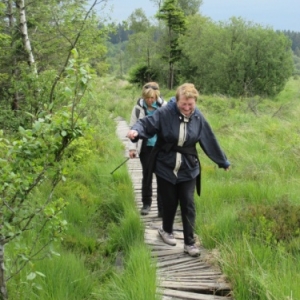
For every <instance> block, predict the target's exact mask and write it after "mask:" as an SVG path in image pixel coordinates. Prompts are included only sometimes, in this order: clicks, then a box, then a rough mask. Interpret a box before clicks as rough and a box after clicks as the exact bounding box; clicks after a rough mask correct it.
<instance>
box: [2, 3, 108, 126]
mask: <svg viewBox="0 0 300 300" xmlns="http://www.w3.org/2000/svg"><path fill="white" fill-rule="evenodd" d="M106 1H107V0H96V1H95V0H94V1H93V3H92V4H93V5H92V8H93V7H95V5H98V4H100V3H105V2H106ZM22 2H23V1H21V0H18V1H12V0H7V1H5V5H6V7H5V13H6V14H2V15H0V17H1V19H0V24H1V25H2V27H3V30H5V31H4V32H5V33H6V34H7V35H8V36H9V38H10V44H9V45H6V47H8V48H6V49H5V50H6V52H5V54H6V57H5V59H2V60H1V61H0V72H1V74H0V78H2V80H1V81H2V82H1V83H2V86H4V87H5V88H3V89H2V90H0V92H3V93H2V94H1V98H0V101H1V103H0V105H2V106H5V107H6V106H7V103H9V104H10V105H11V107H12V109H13V110H14V113H9V112H8V111H7V110H6V109H5V111H7V115H9V114H10V115H9V116H10V118H14V120H15V124H14V128H17V127H18V125H19V124H23V125H24V118H25V122H28V120H27V119H28V117H25V116H24V115H23V114H22V112H23V111H25V110H27V111H34V110H38V109H39V106H40V105H41V104H42V103H43V102H44V101H45V99H46V97H43V93H36V91H37V90H40V87H38V86H37V85H38V81H39V80H42V78H41V79H39V80H35V79H34V78H33V77H32V78H31V79H30V80H28V79H29V78H28V77H29V75H28V74H29V68H28V67H27V61H28V58H29V53H30V52H31V55H32V57H31V60H32V59H34V61H35V64H34V65H35V66H36V70H37V74H38V76H39V77H40V76H41V75H42V74H43V75H44V76H45V77H46V76H48V78H47V79H45V78H44V80H47V81H48V82H51V81H52V79H53V78H55V77H56V75H57V74H56V71H58V70H62V69H63V68H62V67H63V66H65V64H66V61H68V60H66V57H67V56H68V55H69V53H70V50H71V49H73V48H74V47H76V49H77V51H78V52H79V53H80V57H81V59H87V60H89V61H90V62H93V66H95V68H96V67H97V68H99V69H100V68H101V69H105V67H106V66H105V62H104V54H105V53H106V47H105V46H104V45H105V43H104V41H105V40H106V33H107V30H106V28H104V29H99V28H98V23H99V22H98V18H97V17H96V14H95V13H93V10H91V11H90V13H89V14H88V17H87V18H86V19H85V13H86V11H87V7H86V3H87V1H86V0H84V1H83V0H62V1H56V0H47V1H38V0H32V1H30V2H29V3H27V5H26V19H24V18H23V20H22V22H19V21H17V22H16V20H19V19H20V18H19V16H20V14H19V13H18V7H21V6H22ZM37 8H38V9H37ZM21 11H22V16H25V15H24V14H23V12H24V10H21ZM24 30H27V32H26V33H25V35H24ZM26 35H27V36H29V37H30V48H31V50H29V51H28V48H27V50H26V48H24V45H25V44H24V42H22V40H23V41H26V42H27V43H28V41H29V39H28V38H26ZM24 37H25V38H24ZM3 50H4V49H3ZM101 63H102V65H101ZM106 68H107V67H106ZM50 77H51V78H50ZM58 77H59V76H58ZM56 78H57V77H56ZM16 82H18V84H16ZM21 82H22V84H21ZM30 91H35V92H34V93H32V94H31V95H30V93H29V92H30ZM41 92H46V90H44V89H43V90H42V91H41ZM25 94H26V95H25ZM47 100H49V98H47ZM50 101H52V100H51V98H50ZM5 119H6V120H7V118H5ZM5 119H4V120H1V118H0V125H1V128H3V127H7V126H8V124H9V123H8V122H6V121H5ZM12 123H13V122H11V125H13V124H12Z"/></svg>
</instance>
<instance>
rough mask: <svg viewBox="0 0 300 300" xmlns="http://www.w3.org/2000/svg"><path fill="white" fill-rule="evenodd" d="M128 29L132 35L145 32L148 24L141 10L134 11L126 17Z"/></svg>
mask: <svg viewBox="0 0 300 300" xmlns="http://www.w3.org/2000/svg"><path fill="white" fill-rule="evenodd" d="M127 22H128V28H129V30H130V31H132V32H133V33H138V32H145V31H147V30H148V28H149V27H150V22H149V20H148V19H147V16H146V15H145V12H144V11H143V9H141V8H138V9H136V10H135V11H134V12H133V13H132V14H131V15H130V16H129V17H128V20H127Z"/></svg>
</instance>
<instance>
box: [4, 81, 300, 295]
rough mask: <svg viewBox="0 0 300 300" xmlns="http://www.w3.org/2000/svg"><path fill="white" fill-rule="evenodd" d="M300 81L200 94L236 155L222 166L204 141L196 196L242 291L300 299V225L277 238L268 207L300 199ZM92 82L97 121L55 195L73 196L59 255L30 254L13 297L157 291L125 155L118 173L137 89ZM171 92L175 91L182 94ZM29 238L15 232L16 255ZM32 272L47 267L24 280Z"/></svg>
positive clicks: (199, 225) (200, 229)
mask: <svg viewBox="0 0 300 300" xmlns="http://www.w3.org/2000/svg"><path fill="white" fill-rule="evenodd" d="M299 84H300V82H299V79H298V80H291V81H289V82H288V84H287V86H286V89H285V90H284V91H283V92H282V93H281V94H280V95H278V96H277V97H276V98H275V99H259V98H251V99H231V98H226V97H217V96H206V95H201V99H200V101H199V103H198V106H199V107H200V109H201V110H202V111H203V113H204V115H205V117H206V118H207V119H208V121H209V122H210V124H211V125H212V128H213V130H214V131H215V133H216V135H217V138H218V140H219V141H220V144H221V146H222V148H223V149H224V150H225V152H226V154H227V156H228V158H229V160H230V162H231V163H232V166H231V170H230V171H229V172H224V171H223V170H222V169H218V168H217V167H215V165H214V163H212V162H211V161H210V160H209V159H208V158H207V157H206V156H205V155H204V154H203V152H202V151H201V150H199V154H200V158H201V164H202V170H203V172H202V195H201V197H200V198H199V197H198V196H195V199H196V207H197V220H196V232H197V234H198V235H199V237H200V240H201V243H202V244H203V245H204V247H206V248H207V249H211V250H215V249H216V250H217V251H215V252H216V253H219V254H218V256H216V259H217V260H218V263H219V265H220V266H221V268H222V270H223V272H224V274H225V275H226V276H227V278H228V280H229V281H230V282H231V284H232V287H233V296H234V298H235V299H236V300H245V299H247V300H248V299H251V300H255V299H257V300H258V299H259V300H264V299H266V300H270V299H271V300H283V299H285V300H295V299H300V288H299V284H298V283H299V282H300V278H299V276H300V275H299V274H300V257H299V256H300V253H299V249H300V237H299V234H300V232H297V230H295V231H294V232H293V233H292V237H290V239H289V242H288V243H286V241H285V240H284V239H282V240H279V241H277V240H276V239H275V238H274V237H275V236H276V235H275V233H272V230H273V227H272V225H273V223H272V220H269V219H268V218H267V217H268V215H270V214H268V213H269V212H268V211H267V210H268V208H274V207H275V206H276V205H278V204H280V203H283V201H286V202H284V203H287V204H286V205H287V206H288V208H289V209H290V208H291V209H292V210H289V209H284V207H283V208H281V209H280V210H279V211H278V215H276V217H278V218H281V219H280V221H282V220H283V218H284V217H286V218H289V216H292V217H293V218H294V217H295V216H293V214H291V215H290V213H289V211H295V210H293V207H294V206H293V205H296V206H297V207H299V205H300V200H299V184H300V168H299V164H300V163H299V162H300V160H299V158H300V135H299V128H300V120H299V114H300V104H299V95H300V91H299ZM91 89H92V91H93V93H92V94H91V97H90V99H89V101H88V102H87V105H86V108H85V109H86V115H87V118H88V120H89V123H90V124H91V130H90V131H89V132H87V133H86V135H85V136H84V138H83V139H82V140H81V141H78V143H77V144H75V145H74V147H73V148H72V149H71V150H72V151H70V161H69V162H68V163H67V164H66V172H67V181H66V182H65V183H62V184H61V185H59V187H58V188H57V190H56V191H55V195H54V196H55V197H56V198H62V199H64V201H66V202H67V203H68V205H67V207H66V209H65V210H64V211H63V218H64V219H66V220H67V221H68V226H67V229H66V230H65V232H64V234H63V235H62V236H59V237H58V238H57V239H56V241H55V242H54V243H53V244H52V246H51V247H52V248H53V251H54V252H56V253H59V255H60V256H57V255H54V256H51V257H45V258H44V259H42V260H39V261H34V262H32V263H31V264H28V265H27V267H26V268H25V269H23V270H22V271H21V272H20V273H19V274H17V276H15V277H14V278H13V279H12V280H10V281H9V282H8V289H9V296H10V298H11V299H18V300H27V299H40V300H52V299H53V300H54V299H55V300H67V299H70V300H76V299H81V300H83V299H89V300H96V299H97V300H98V299H101V300H115V299H121V300H122V299H124V300H141V299H143V300H148V299H149V300H152V299H158V298H159V296H158V295H156V291H157V290H156V289H157V280H158V279H157V278H156V269H155V262H154V261H153V259H152V258H151V255H150V252H149V249H148V248H147V247H146V246H145V244H144V242H143V232H144V227H143V224H142V223H141V221H140V217H139V212H138V211H137V209H136V206H135V202H134V194H133V189H132V184H131V181H130V178H129V175H128V172H127V169H126V166H122V167H121V168H120V169H118V170H117V171H116V172H115V173H114V174H113V175H111V174H110V172H111V171H112V170H114V169H115V167H116V166H118V165H119V164H120V163H122V162H123V161H124V146H123V144H122V143H121V142H120V141H119V139H118V138H117V137H116V134H115V122H114V120H113V118H114V117H117V116H121V117H123V118H124V119H125V120H126V121H129V118H130V114H131V109H132V107H133V105H134V104H135V102H136V100H137V98H138V97H139V95H140V90H138V89H136V88H135V87H133V86H131V85H129V84H128V83H126V82H125V81H122V80H115V79H113V78H101V79H96V80H95V84H94V86H92V87H91ZM162 94H163V95H167V96H166V98H165V99H166V100H168V99H169V98H170V97H171V96H173V92H172V93H171V92H168V91H165V92H164V91H163V92H162ZM35 196H36V197H35V199H36V200H35V201H38V199H43V198H45V197H47V186H46V183H45V186H41V187H40V189H39V191H38V192H37V193H36V194H35ZM256 207H257V208H260V207H262V209H257V210H255V208H256ZM253 211H254V215H253V220H252V219H251V218H250V217H249V216H251V215H250V212H253ZM263 212H266V213H265V214H263ZM272 212H273V211H272ZM295 220H296V221H295V222H297V216H296V217H295ZM286 223H287V224H286V225H289V222H286ZM290 225H295V224H294V221H291V223H290ZM255 226H256V227H255ZM299 227H300V226H299ZM253 228H255V230H254V229H253ZM291 228H292V226H291V227H290V228H288V229H291ZM286 232H289V231H288V230H287V231H286ZM45 237H46V235H45ZM45 237H43V238H45ZM30 242H31V236H30V234H26V235H24V240H23V241H18V243H17V241H16V244H15V245H12V246H10V247H9V248H7V249H6V254H7V257H8V259H10V258H13V254H14V252H15V250H14V247H21V246H22V243H24V244H26V243H27V244H30ZM215 252H214V251H213V253H215ZM31 272H39V273H36V274H37V276H36V278H35V279H34V280H27V279H26V276H27V275H28V274H30V273H31Z"/></svg>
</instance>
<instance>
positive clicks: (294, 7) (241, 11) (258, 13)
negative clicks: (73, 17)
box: [90, 0, 300, 32]
mask: <svg viewBox="0 0 300 300" xmlns="http://www.w3.org/2000/svg"><path fill="white" fill-rule="evenodd" d="M90 1H92V0H90ZM299 4H300V1H299V0H203V4H202V6H201V7H200V13H201V14H202V15H205V16H207V17H210V18H211V19H212V20H213V21H228V20H229V18H230V17H232V16H234V17H241V18H243V19H244V20H245V21H251V22H254V23H258V24H261V25H263V26H271V27H272V28H273V29H275V30H277V29H278V30H292V31H297V32H300V13H299V11H300V8H299ZM110 8H112V10H111V9H110ZM137 8H142V9H143V10H144V12H145V13H146V15H147V16H148V17H153V16H154V14H155V13H156V11H157V7H156V6H155V4H154V3H153V2H152V1H150V0H109V1H108V5H107V7H106V8H105V10H104V12H105V13H107V14H108V15H110V17H111V18H112V21H115V22H117V23H118V22H121V21H122V20H126V19H127V18H128V17H129V15H130V14H131V13H132V12H133V11H134V10H135V9H137ZM102 13H103V12H102Z"/></svg>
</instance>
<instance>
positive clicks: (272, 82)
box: [180, 16, 293, 97]
mask: <svg viewBox="0 0 300 300" xmlns="http://www.w3.org/2000/svg"><path fill="white" fill-rule="evenodd" d="M191 44H192V45H193V47H191V46H190V45H191ZM180 45H181V49H182V53H183V55H184V56H185V57H186V59H185V60H184V61H183V63H186V62H187V64H185V65H184V64H181V74H182V77H183V80H184V81H191V82H194V83H195V84H196V86H197V87H198V88H199V89H201V91H202V92H203V93H205V94H212V93H217V94H223V95H228V96H234V97H239V96H243V97H250V96H254V95H261V96H275V95H277V94H278V93H279V92H280V91H282V90H283V88H284V86H285V84H286V82H287V80H288V79H289V77H290V76H291V75H292V71H293V62H292V52H291V50H290V41H289V40H288V39H287V38H286V36H284V35H283V34H280V33H278V32H275V31H273V30H272V29H269V28H263V27H262V26H259V25H256V24H252V23H246V22H244V21H243V20H242V19H237V18H232V19H231V20H230V22H228V23H224V24H222V23H221V24H215V23H213V22H211V21H210V20H209V19H205V18H203V17H200V16H193V17H191V18H190V20H189V23H188V29H187V32H186V34H185V35H184V36H182V37H181V39H180Z"/></svg>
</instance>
